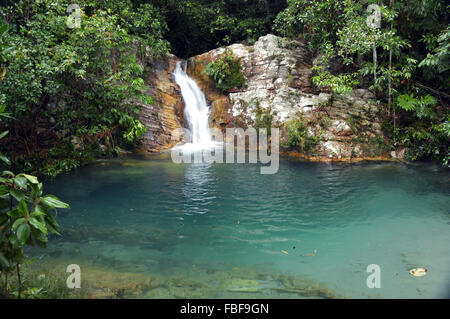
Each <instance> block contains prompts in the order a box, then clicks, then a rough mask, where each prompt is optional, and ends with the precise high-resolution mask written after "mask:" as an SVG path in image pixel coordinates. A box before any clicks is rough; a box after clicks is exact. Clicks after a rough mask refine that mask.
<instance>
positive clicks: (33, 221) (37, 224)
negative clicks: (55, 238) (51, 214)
mask: <svg viewBox="0 0 450 319" xmlns="http://www.w3.org/2000/svg"><path fill="white" fill-rule="evenodd" d="M30 224H31V225H32V226H34V227H35V228H37V229H39V230H40V231H41V233H43V234H44V235H47V233H48V231H47V227H45V224H44V223H42V222H40V221H39V220H37V219H36V218H30Z"/></svg>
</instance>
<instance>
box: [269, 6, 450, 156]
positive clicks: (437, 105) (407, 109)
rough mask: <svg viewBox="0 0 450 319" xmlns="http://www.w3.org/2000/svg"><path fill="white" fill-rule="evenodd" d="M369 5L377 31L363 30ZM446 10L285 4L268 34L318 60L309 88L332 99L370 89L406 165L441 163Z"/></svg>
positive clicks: (444, 142) (445, 146)
mask: <svg viewBox="0 0 450 319" xmlns="http://www.w3.org/2000/svg"><path fill="white" fill-rule="evenodd" d="M370 4H376V5H378V6H379V8H380V13H381V24H380V27H379V28H372V27H370V26H369V25H368V24H367V18H368V16H369V15H371V14H372V13H370V12H367V8H368V5H370ZM448 8H449V7H448V4H446V2H445V1H443V0H430V1H421V0H413V1H408V2H404V1H388V0H384V1H345V0H325V1H312V0H289V1H288V7H287V8H286V9H285V10H284V11H282V12H280V13H279V14H278V16H277V18H276V20H275V22H274V28H275V30H276V31H278V32H279V33H280V34H282V35H285V36H289V37H303V38H304V39H306V40H307V41H310V45H311V47H312V48H314V49H315V50H317V51H318V52H319V53H320V54H319V58H317V59H316V60H315V61H314V68H313V70H314V76H313V78H312V81H313V84H315V85H316V86H318V87H320V88H324V87H325V88H329V89H331V91H332V92H334V93H336V94H345V93H348V92H350V91H351V90H352V89H353V88H356V87H358V86H360V87H366V88H369V89H371V90H373V91H374V92H375V93H376V95H377V99H379V100H381V101H382V102H385V103H386V105H387V106H388V107H387V109H386V114H387V115H391V116H392V118H391V119H390V129H389V130H390V131H391V133H392V134H391V137H392V138H393V139H394V140H396V143H397V144H396V146H400V145H403V146H407V147H408V150H409V153H410V158H412V159H422V158H434V159H439V160H442V161H443V162H444V164H445V163H448V161H449V160H448V153H449V151H448V147H449V139H448V136H447V135H445V132H446V127H447V124H445V123H447V117H448V107H447V105H448V94H446V93H445V92H448V89H449V85H450V80H449V79H450V74H449V72H450V67H449V65H450V64H449V57H450V53H449V45H450V42H449V39H450V32H449V26H448ZM416 83H417V84H416ZM423 83H425V85H423ZM439 90H441V91H442V92H443V93H441V92H439ZM430 93H433V95H434V97H432V96H431V95H430ZM438 96H439V99H437V97H438ZM442 98H444V99H445V100H442ZM392 101H395V103H392ZM387 127H389V126H387Z"/></svg>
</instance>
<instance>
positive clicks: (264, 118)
mask: <svg viewBox="0 0 450 319" xmlns="http://www.w3.org/2000/svg"><path fill="white" fill-rule="evenodd" d="M255 104H256V105H255V123H254V125H253V127H254V128H255V129H256V131H257V132H258V133H259V129H261V128H263V129H266V132H267V134H268V135H270V134H271V130H270V129H271V128H272V121H273V116H274V115H275V114H276V113H275V112H272V110H271V108H265V109H264V108H262V107H261V105H260V103H259V101H256V103H255Z"/></svg>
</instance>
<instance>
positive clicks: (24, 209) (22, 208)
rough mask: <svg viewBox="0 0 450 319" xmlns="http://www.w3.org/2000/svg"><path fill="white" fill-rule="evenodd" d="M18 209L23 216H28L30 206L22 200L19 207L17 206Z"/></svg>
mask: <svg viewBox="0 0 450 319" xmlns="http://www.w3.org/2000/svg"><path fill="white" fill-rule="evenodd" d="M17 209H18V210H19V212H20V213H21V214H22V216H28V206H27V202H25V199H22V200H21V201H20V202H19V206H17Z"/></svg>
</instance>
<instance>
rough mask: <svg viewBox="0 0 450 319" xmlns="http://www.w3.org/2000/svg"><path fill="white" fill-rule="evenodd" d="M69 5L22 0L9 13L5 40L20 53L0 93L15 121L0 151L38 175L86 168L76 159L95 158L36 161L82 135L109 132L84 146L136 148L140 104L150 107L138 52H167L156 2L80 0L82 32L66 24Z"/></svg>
mask: <svg viewBox="0 0 450 319" xmlns="http://www.w3.org/2000/svg"><path fill="white" fill-rule="evenodd" d="M70 3H71V2H70V1H68V0H57V1H50V0H42V1H37V2H31V3H29V2H28V1H18V2H16V3H14V4H11V5H10V6H8V7H7V8H6V9H5V12H6V14H7V15H8V16H9V20H10V31H9V34H8V37H7V40H8V41H9V42H10V43H13V44H14V47H15V52H9V53H7V54H6V59H7V60H8V65H7V67H8V72H7V74H6V76H5V78H4V79H3V81H2V93H3V94H4V103H6V104H7V105H8V106H10V107H9V109H10V110H11V113H12V117H13V119H10V120H9V121H7V122H6V126H7V127H14V134H10V135H9V139H8V143H7V145H14V149H12V148H8V147H7V145H2V147H1V148H2V149H3V150H4V151H6V152H14V153H16V154H17V155H18V157H25V160H24V161H20V160H19V161H17V163H16V166H15V168H16V169H23V168H24V167H20V166H19V165H20V163H22V162H25V161H27V162H29V163H31V166H32V167H35V168H37V170H38V171H40V172H42V171H45V170H46V165H47V164H46V162H49V163H51V162H53V161H54V160H60V161H66V164H63V165H62V166H63V167H64V170H62V169H54V170H53V169H51V170H52V171H53V172H55V173H56V172H58V171H65V170H66V169H69V168H70V167H77V166H79V165H82V164H84V162H80V161H78V162H77V163H72V162H73V160H74V159H76V158H78V159H81V158H86V159H87V158H92V157H93V156H91V155H92V154H88V155H87V156H78V157H76V158H70V157H68V156H69V155H70V154H72V152H70V153H68V154H67V156H64V154H62V153H60V155H62V156H61V157H58V158H48V159H47V158H38V159H36V158H34V157H33V154H35V153H45V154H51V153H52V152H48V150H51V149H52V148H55V147H59V145H60V144H64V143H66V142H67V141H70V140H71V139H72V137H73V136H80V130H84V131H85V132H91V131H92V130H93V129H95V128H97V127H99V126H101V127H105V128H106V129H105V131H107V133H105V134H103V135H101V134H98V133H96V135H95V136H92V135H90V137H89V136H86V138H85V141H84V142H85V143H87V144H89V143H91V144H92V143H93V144H98V143H100V142H102V143H103V144H109V145H110V146H111V148H114V147H115V146H116V145H123V146H133V145H136V144H137V143H138V142H139V140H140V136H141V135H142V134H143V133H144V132H145V129H144V128H143V125H142V124H141V123H139V121H138V119H137V114H138V113H139V108H138V107H137V106H136V103H135V102H134V101H135V100H136V99H137V100H140V101H146V102H149V98H148V97H147V96H146V95H145V94H144V93H143V92H144V89H145V85H144V81H143V79H142V76H143V68H142V66H141V64H140V63H139V62H138V57H137V54H140V53H142V52H141V51H143V52H145V54H147V55H150V56H152V57H157V56H161V55H163V54H165V53H166V52H167V50H168V45H167V41H165V40H164V39H162V36H163V34H164V32H165V31H166V30H167V26H166V25H165V23H164V21H163V20H162V17H161V16H160V14H159V13H158V11H157V10H156V9H155V8H153V7H152V6H151V5H150V4H144V5H141V6H137V7H134V6H133V5H132V3H131V2H125V3H121V4H118V3H112V2H111V3H110V4H109V5H107V6H105V5H104V3H103V2H102V1H79V2H77V3H78V4H79V5H80V6H81V7H82V12H81V27H80V28H72V29H71V28H68V27H67V25H66V19H67V14H66V9H67V7H68V5H69V4H70ZM135 40H137V42H136V41H135ZM136 43H137V44H136ZM134 48H137V50H135V49H134ZM139 48H141V49H142V50H139ZM10 131H11V132H12V130H10ZM87 135H89V134H87ZM107 139H108V141H107ZM85 149H86V151H87V152H88V151H89V150H90V149H92V147H86V148H85ZM41 151H44V152H41ZM52 175H53V174H52Z"/></svg>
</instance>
